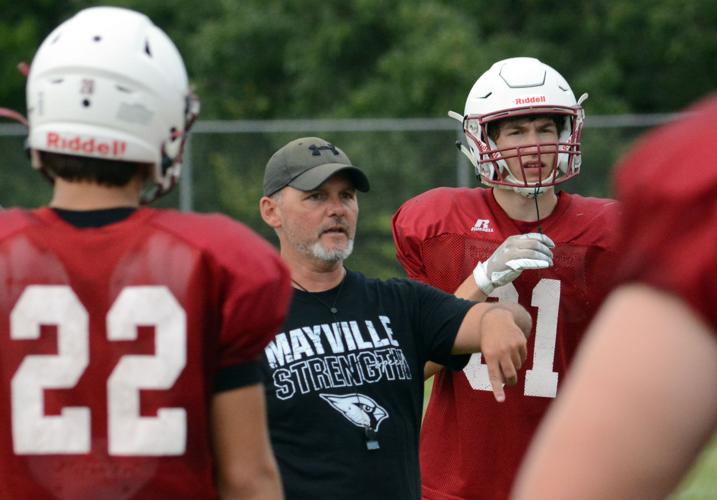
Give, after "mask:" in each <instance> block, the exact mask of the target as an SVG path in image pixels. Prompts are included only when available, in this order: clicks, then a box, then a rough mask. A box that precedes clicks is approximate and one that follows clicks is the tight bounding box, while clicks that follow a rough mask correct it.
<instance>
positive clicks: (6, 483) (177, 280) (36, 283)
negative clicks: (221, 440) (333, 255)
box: [0, 208, 291, 499]
mask: <svg viewBox="0 0 717 500" xmlns="http://www.w3.org/2000/svg"><path fill="white" fill-rule="evenodd" d="M0 282H1V283H2V286H1V287H0V497H1V498H33V499H44V498H59V499H100V498H101V499H110V498H112V499H115V498H123V499H124V498H146V499H157V498H173V499H174V498H192V499H198V498H216V497H217V491H216V488H215V486H214V472H215V471H214V462H213V459H212V451H211V445H210V435H209V431H210V424H211V423H210V419H209V407H210V406H209V405H210V400H211V398H212V396H213V393H214V386H215V383H216V381H217V376H218V375H219V376H222V375H223V374H225V373H226V372H227V371H231V370H232V369H233V370H239V369H240V367H242V366H250V364H251V363H253V362H254V360H256V359H257V357H258V356H259V355H260V354H261V352H262V349H263V347H264V345H265V344H266V343H268V341H269V340H270V339H271V338H272V337H273V335H274V334H275V333H276V331H277V329H278V328H279V327H280V325H281V323H282V322H283V318H284V315H285V312H286V309H287V307H288V301H289V297H290V293H291V292H290V285H289V278H288V272H287V271H286V269H285V267H284V266H283V264H282V263H281V261H280V259H279V257H278V255H276V253H275V252H274V251H273V250H272V248H271V246H270V245H269V244H267V243H266V242H264V241H263V240H261V239H260V238H259V237H258V236H256V235H254V234H253V233H252V232H251V231H250V230H249V229H247V228H246V227H244V226H242V225H241V224H239V223H237V222H234V221H231V220H230V219H228V218H226V217H222V216H218V215H196V214H180V213H177V212H174V211H160V210H152V209H148V208H144V209H139V210H137V211H136V212H134V213H133V214H132V215H131V216H129V217H128V218H127V219H125V220H123V221H121V222H118V223H115V224H110V225H107V226H104V227H101V228H93V229H79V228H75V227H74V226H71V225H69V224H67V223H66V222H64V221H63V220H61V219H60V218H59V217H58V216H57V215H56V214H55V212H54V211H52V210H50V209H47V208H43V209H38V210H34V211H21V210H9V211H6V212H2V213H0Z"/></svg>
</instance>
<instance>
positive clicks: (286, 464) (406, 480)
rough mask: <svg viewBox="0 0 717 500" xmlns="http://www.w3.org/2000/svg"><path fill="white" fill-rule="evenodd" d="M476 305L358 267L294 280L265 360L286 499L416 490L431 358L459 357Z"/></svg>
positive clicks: (397, 494)
mask: <svg viewBox="0 0 717 500" xmlns="http://www.w3.org/2000/svg"><path fill="white" fill-rule="evenodd" d="M337 294H338V295H337ZM332 305H335V307H336V309H337V313H336V314H332V313H331V312H330V310H329V309H330V307H331V306H332ZM472 305H473V303H472V302H468V301H465V300H461V299H457V298H455V297H453V296H452V295H448V294H446V293H443V292H441V291H439V290H436V289H434V288H431V287H429V286H426V285H423V284H420V283H418V282H413V281H409V280H402V279H393V280H389V281H379V280H374V279H367V278H366V277H364V276H363V275H362V274H360V273H356V272H352V271H347V274H346V278H345V282H344V283H343V285H342V286H338V287H336V288H334V289H332V290H328V291H326V292H320V293H307V292H302V291H299V290H296V291H295V294H294V299H293V302H292V305H291V309H290V311H289V316H288V317H287V320H286V323H285V325H284V328H283V330H282V331H281V332H280V333H279V334H278V335H277V336H276V337H275V339H274V340H273V341H272V342H271V343H270V344H269V345H268V346H267V347H266V349H265V357H264V360H263V369H264V371H265V372H266V380H265V384H266V388H267V402H268V413H269V429H270V432H271V440H272V445H273V447H274V452H275V454H276V457H277V460H278V462H279V468H280V470H281V474H282V479H283V482H284V491H285V493H286V498H287V499H289V500H295V499H312V500H313V499H322V498H326V499H334V498H341V499H349V498H356V499H374V498H376V499H384V498H386V499H389V498H390V499H392V500H400V499H419V498H420V491H421V489H420V474H419V467H418V435H419V427H420V420H421V411H422V405H423V365H424V363H425V362H426V361H428V360H432V361H435V362H437V363H440V364H443V365H447V366H449V367H451V368H453V369H461V368H462V367H463V365H464V364H465V362H466V361H467V359H468V358H467V357H466V356H453V355H451V354H450V351H451V348H452V346H453V342H454V340H455V336H456V334H457V332H458V328H459V327H460V324H461V323H462V321H463V318H464V316H465V314H466V312H467V311H468V309H470V307H471V306H472ZM377 446H378V448H377V449H375V448H376V447H377Z"/></svg>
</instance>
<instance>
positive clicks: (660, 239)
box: [617, 96, 717, 332]
mask: <svg viewBox="0 0 717 500" xmlns="http://www.w3.org/2000/svg"><path fill="white" fill-rule="evenodd" d="M689 111H690V112H691V113H690V114H691V117H690V118H688V119H683V120H680V121H678V122H676V123H674V124H671V125H669V126H666V127H663V128H661V129H659V130H657V131H655V132H653V133H652V134H650V135H648V136H647V137H646V138H645V139H643V140H642V141H641V142H640V144H639V145H638V146H637V147H636V148H635V149H634V150H633V151H632V153H630V155H629V156H628V157H627V158H626V159H625V160H624V161H623V162H622V163H621V167H620V169H619V170H618V175H617V192H618V195H619V196H620V198H621V199H622V200H624V207H625V212H624V217H623V224H622V231H621V233H622V234H621V241H622V243H621V247H622V248H624V249H625V254H624V256H623V259H622V267H621V269H620V273H619V274H620V280H621V281H637V282H642V283H647V284H649V285H652V286H655V287H657V288H659V289H662V290H665V291H667V292H670V293H672V294H674V295H677V296H678V297H680V298H681V299H682V300H684V301H685V302H686V303H687V304H688V305H689V306H690V307H691V308H692V309H693V310H694V311H695V312H696V313H697V314H698V315H699V316H701V317H702V318H703V320H704V321H705V322H706V323H707V324H708V325H710V326H711V327H712V330H713V331H715V332H717V307H715V304H717V148H715V145H714V138H715V137H716V136H717V96H713V97H711V98H710V99H708V100H706V101H704V102H701V103H699V104H698V105H697V106H695V107H693V108H692V109H690V110H689Z"/></svg>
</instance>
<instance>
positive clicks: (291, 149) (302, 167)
mask: <svg viewBox="0 0 717 500" xmlns="http://www.w3.org/2000/svg"><path fill="white" fill-rule="evenodd" d="M339 172H342V173H345V174H346V175H347V176H348V177H349V178H350V179H351V181H352V182H353V184H354V187H355V188H356V189H358V190H359V191H363V192H366V191H368V190H369V184H368V178H367V177H366V174H364V173H363V172H362V171H361V169H359V168H358V167H356V166H355V165H351V160H349V157H348V156H346V153H344V152H343V151H341V150H340V149H339V148H337V147H336V146H334V145H333V144H331V143H330V142H327V141H325V140H324V139H320V138H319V137H302V138H300V139H295V140H293V141H291V142H290V143H288V144H287V145H285V146H284V147H282V148H281V149H279V150H278V151H277V152H276V153H274V154H273V155H272V157H271V158H269V161H268V162H267V164H266V168H265V169H264V196H271V195H273V194H274V193H276V192H277V191H280V190H281V189H283V188H285V187H286V186H291V187H293V188H296V189H298V190H300V191H311V190H312V189H316V188H317V187H319V186H320V185H321V184H323V183H324V182H325V181H326V180H327V179H328V178H329V177H331V176H333V175H335V174H337V173H339Z"/></svg>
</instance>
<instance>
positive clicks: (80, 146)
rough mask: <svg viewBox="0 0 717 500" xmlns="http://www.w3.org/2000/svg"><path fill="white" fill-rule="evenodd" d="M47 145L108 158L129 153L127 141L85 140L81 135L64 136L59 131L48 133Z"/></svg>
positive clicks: (65, 150) (49, 147)
mask: <svg viewBox="0 0 717 500" xmlns="http://www.w3.org/2000/svg"><path fill="white" fill-rule="evenodd" d="M46 147H47V149H56V150H58V151H62V152H64V153H67V152H70V153H85V154H88V155H90V154H91V155H94V154H99V155H100V156H106V157H108V158H122V157H123V156H124V155H125V154H126V153H127V143H126V142H125V141H98V140H96V139H94V138H92V139H85V140H83V139H82V137H80V136H79V135H78V136H74V137H63V136H61V135H60V134H58V133H57V132H48V133H47V144H46Z"/></svg>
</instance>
